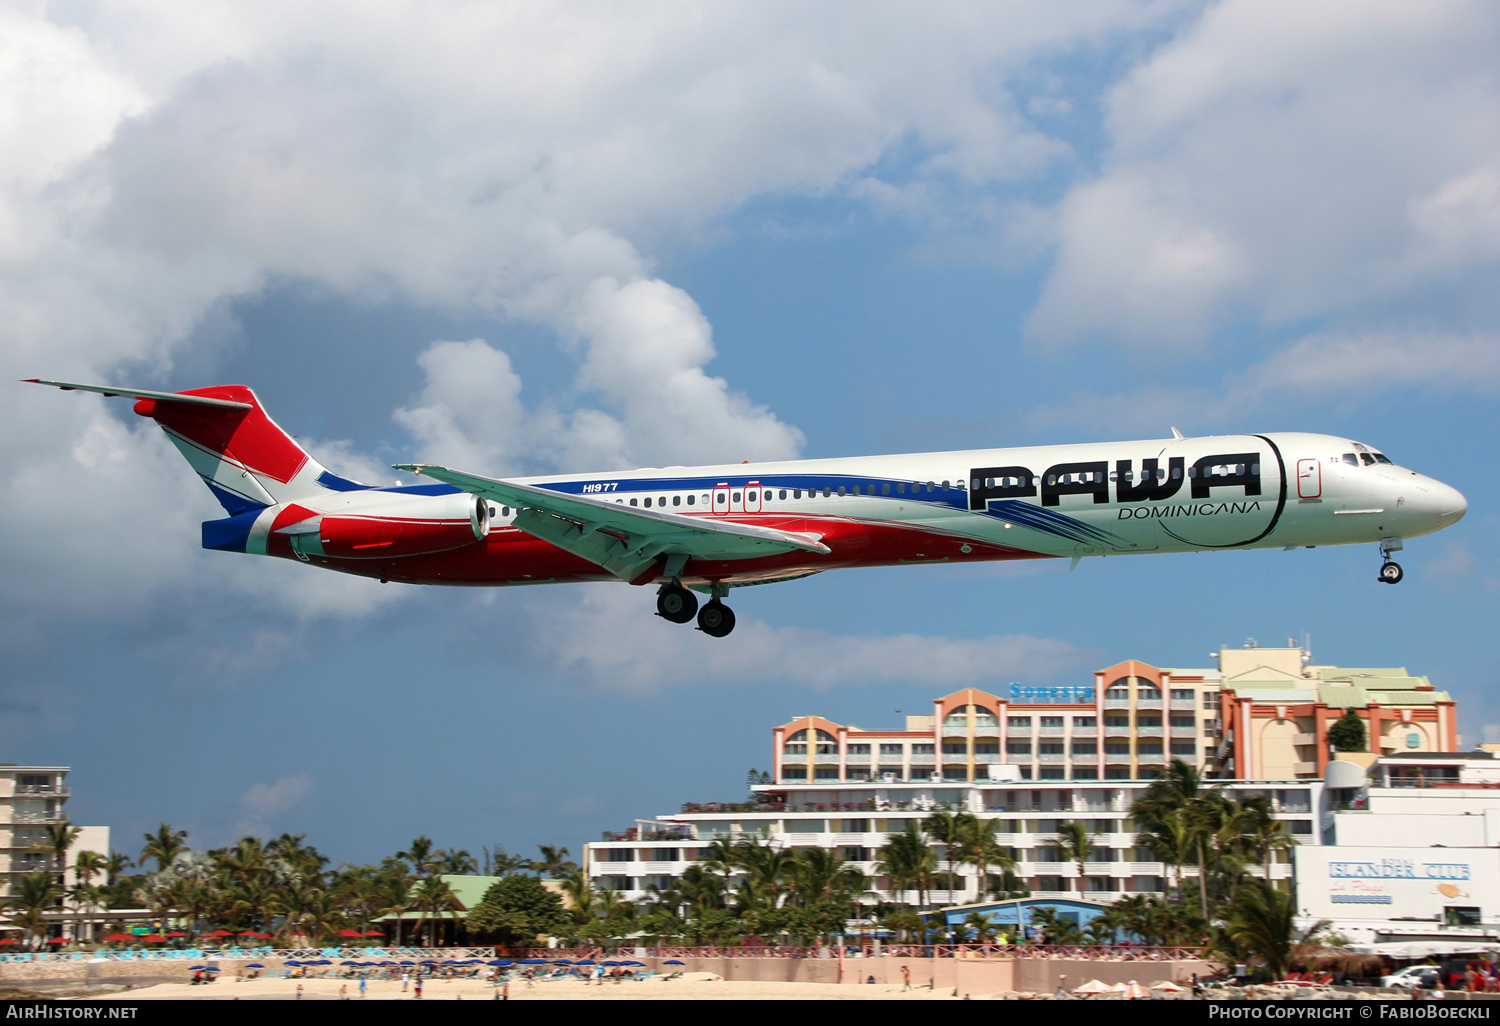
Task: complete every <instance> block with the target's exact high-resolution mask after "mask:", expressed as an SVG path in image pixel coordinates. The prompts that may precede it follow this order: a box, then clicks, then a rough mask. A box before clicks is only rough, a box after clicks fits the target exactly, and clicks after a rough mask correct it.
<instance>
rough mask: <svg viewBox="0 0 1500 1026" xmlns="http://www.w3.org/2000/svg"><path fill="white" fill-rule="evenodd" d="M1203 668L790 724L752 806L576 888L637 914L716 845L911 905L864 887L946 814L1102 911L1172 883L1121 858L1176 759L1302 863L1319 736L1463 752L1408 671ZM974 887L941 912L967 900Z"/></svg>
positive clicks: (1222, 661) (635, 838) (1443, 713)
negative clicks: (792, 857) (989, 829)
mask: <svg viewBox="0 0 1500 1026" xmlns="http://www.w3.org/2000/svg"><path fill="white" fill-rule="evenodd" d="M1217 661H1218V665H1217V666H1216V667H1214V668H1212V669H1172V668H1161V667H1156V666H1152V665H1150V664H1147V663H1143V662H1140V661H1138V660H1127V661H1125V662H1122V663H1117V664H1115V665H1114V666H1111V667H1108V668H1106V669H1103V670H1099V671H1097V672H1096V673H1095V674H1094V675H1093V680H1092V681H1091V682H1088V683H1079V684H1068V685H1061V686H1055V687H1053V686H1048V687H1037V686H1026V685H1020V684H1011V685H1008V686H1007V687H1005V688H1003V689H993V690H987V689H983V688H964V689H962V690H960V691H956V692H953V693H952V694H949V695H945V696H943V697H941V698H937V699H934V700H933V705H932V712H931V714H924V715H912V716H907V717H906V723H905V725H904V729H897V730H866V729H863V728H860V727H857V726H854V725H852V724H841V723H837V722H835V721H833V720H830V719H827V718H824V717H820V716H801V717H798V718H796V719H794V720H792V721H790V722H789V723H785V724H782V725H780V726H777V727H774V728H772V770H771V772H770V773H769V775H768V777H767V778H765V779H764V782H761V783H758V784H756V785H755V786H754V788H753V791H754V792H755V795H754V797H755V799H756V800H755V801H753V802H746V803H732V804H728V805H721V806H715V805H701V806H698V805H687V806H684V811H683V812H682V813H679V814H675V815H664V816H658V817H657V818H656V819H655V820H638V821H637V825H636V828H635V829H633V830H629V831H624V832H622V833H619V834H607V835H606V836H605V838H604V840H603V841H600V842H593V843H590V844H586V845H585V846H584V849H585V852H584V868H585V870H586V871H587V872H588V873H589V875H590V876H591V877H592V878H593V880H594V884H595V886H596V887H601V888H603V887H609V888H613V889H615V890H617V891H620V892H622V893H623V896H625V897H628V898H632V899H635V898H641V897H644V896H646V893H647V892H646V888H647V887H648V886H653V887H655V888H656V889H658V890H664V889H666V888H667V887H669V886H671V885H672V883H673V882H674V881H675V880H676V878H678V877H680V876H681V874H682V873H683V872H684V871H685V870H686V869H687V867H688V866H689V865H691V864H692V862H693V860H694V859H696V858H697V857H698V855H699V854H700V852H701V851H702V849H703V847H704V846H705V845H706V844H708V843H709V842H710V841H712V840H714V839H716V838H731V839H734V838H741V837H755V838H761V839H764V840H767V841H769V842H771V843H773V844H775V845H777V846H778V847H789V848H796V847H804V846H818V847H823V848H828V849H832V850H835V851H837V852H838V854H839V855H840V856H841V857H843V858H844V859H845V860H847V861H848V862H850V863H851V864H853V865H854V866H855V867H856V868H859V869H861V870H862V871H864V872H865V873H867V874H869V875H870V876H872V877H876V881H875V882H876V885H877V888H878V890H879V894H880V897H881V898H882V899H885V900H890V899H899V900H911V899H912V898H914V897H915V895H911V894H908V895H899V896H898V895H894V894H892V893H890V892H889V890H888V889H887V883H888V882H887V881H885V880H883V879H880V878H879V877H878V871H877V865H876V863H877V861H878V858H879V855H878V850H879V848H880V847H881V846H882V845H883V844H885V842H886V839H887V836H888V835H889V834H891V833H893V832H897V831H900V830H902V829H903V828H904V827H905V826H906V824H907V823H908V822H911V821H913V820H915V821H920V820H921V819H923V818H925V816H926V815H927V814H928V813H930V812H931V811H933V810H935V809H948V810H953V811H967V812H970V813H973V814H975V815H977V816H979V817H981V818H982V819H990V820H994V821H995V831H996V836H997V840H998V841H999V843H1000V844H1001V845H1003V846H1005V847H1007V848H1009V849H1011V855H1012V857H1013V858H1014V859H1015V861H1016V863H1017V869H1016V875H1017V876H1018V877H1020V878H1021V879H1022V880H1023V881H1024V882H1025V883H1026V885H1027V886H1028V887H1029V888H1030V889H1031V891H1032V892H1033V894H1035V895H1036V896H1038V897H1063V896H1071V897H1077V896H1079V895H1080V893H1084V894H1088V895H1090V896H1092V897H1098V898H1102V899H1103V900H1106V901H1107V900H1111V898H1110V897H1109V896H1110V895H1119V894H1122V893H1140V894H1154V893H1161V892H1163V891H1164V890H1165V889H1166V880H1165V876H1166V874H1167V872H1168V869H1167V867H1165V866H1164V865H1163V864H1162V863H1161V862H1158V861H1156V860H1154V859H1153V858H1152V856H1151V855H1150V853H1149V852H1147V851H1145V850H1143V849H1138V848H1136V847H1135V827H1134V824H1132V823H1131V822H1130V819H1129V810H1130V807H1131V805H1132V804H1133V803H1134V802H1135V800H1136V798H1137V797H1139V795H1140V793H1141V792H1142V791H1143V790H1144V789H1145V788H1146V787H1147V786H1149V784H1150V780H1151V778H1153V777H1156V776H1158V775H1160V773H1161V772H1162V769H1163V768H1164V767H1165V765H1166V764H1167V762H1168V761H1169V760H1171V759H1173V758H1180V759H1183V760H1184V761H1186V762H1188V763H1189V764H1191V765H1194V766H1196V767H1198V768H1199V769H1200V771H1202V772H1203V773H1204V774H1205V775H1206V776H1212V777H1216V778H1219V779H1222V780H1224V782H1225V786H1226V788H1227V789H1228V791H1229V792H1230V794H1231V797H1234V798H1236V799H1240V800H1243V798H1245V797H1246V796H1248V795H1250V794H1264V795H1267V796H1268V797H1270V798H1271V800H1272V804H1273V807H1274V808H1275V810H1276V813H1277V816H1278V818H1280V819H1282V820H1283V821H1284V822H1285V823H1286V825H1287V829H1288V831H1289V832H1290V833H1291V834H1292V835H1293V836H1294V837H1295V838H1296V839H1297V840H1298V841H1299V842H1300V844H1302V845H1306V846H1316V845H1319V844H1321V843H1323V841H1324V839H1323V836H1322V833H1321V831H1320V829H1319V827H1318V821H1319V814H1320V811H1321V809H1322V804H1323V789H1324V783H1323V780H1322V772H1323V770H1324V769H1325V768H1326V766H1327V762H1328V745H1327V744H1326V731H1327V727H1328V726H1329V725H1330V724H1331V723H1332V722H1334V721H1336V720H1337V719H1338V718H1339V717H1340V716H1342V715H1343V713H1344V710H1345V709H1348V708H1353V709H1355V710H1356V712H1357V713H1358V714H1359V715H1360V716H1361V718H1362V719H1364V720H1366V722H1367V724H1369V725H1371V726H1373V728H1374V730H1373V733H1372V734H1371V735H1370V736H1371V737H1373V738H1375V739H1376V740H1377V741H1378V743H1379V745H1381V746H1382V749H1381V750H1389V749H1391V748H1394V747H1401V748H1403V749H1404V750H1412V751H1433V752H1446V751H1452V750H1453V748H1454V747H1455V746H1456V744H1457V734H1456V731H1455V729H1454V723H1455V720H1454V710H1453V702H1452V700H1451V699H1450V698H1449V697H1448V696H1447V695H1446V694H1445V693H1443V692H1437V691H1434V690H1433V689H1432V686H1431V685H1430V684H1429V683H1428V682H1427V680H1426V679H1425V678H1421V677H1411V676H1409V675H1408V674H1407V673H1406V671H1405V670H1402V669H1375V670H1370V669H1359V670H1350V669H1340V668H1338V667H1332V666H1315V665H1313V664H1312V661H1311V658H1310V657H1309V655H1308V653H1307V652H1306V651H1305V650H1303V649H1302V648H1300V647H1296V646H1295V645H1291V646H1288V647H1287V648H1284V649H1267V648H1260V647H1258V646H1255V645H1254V644H1253V643H1251V644H1250V645H1247V646H1246V647H1245V648H1242V649H1228V648H1225V649H1221V650H1220V652H1219V653H1217ZM1377 754H1378V753H1377ZM1371 758H1373V756H1372V757H1371ZM1069 820H1083V821H1085V822H1086V823H1087V824H1088V826H1089V829H1090V830H1091V831H1093V832H1094V834H1095V844H1096V845H1097V850H1096V852H1095V854H1094V856H1093V859H1092V861H1091V862H1090V863H1089V864H1088V866H1087V868H1086V870H1085V872H1084V873H1083V877H1084V879H1083V880H1082V881H1081V882H1080V881H1079V879H1078V877H1079V873H1078V867H1077V866H1076V865H1075V864H1073V863H1070V862H1068V861H1067V860H1065V859H1063V858H1062V857H1061V854H1060V852H1059V851H1058V850H1057V847H1056V843H1055V839H1056V835H1057V833H1058V830H1059V828H1060V825H1061V824H1062V823H1064V822H1067V821H1069ZM1283 858H1285V857H1284V856H1283ZM1271 868H1272V878H1273V879H1274V880H1277V881H1282V882H1283V885H1284V882H1285V881H1288V880H1289V879H1290V877H1291V865H1290V860H1289V859H1286V860H1285V861H1283V862H1282V863H1280V864H1277V865H1274V866H1273V867H1271ZM960 872H961V873H963V872H966V871H965V870H962V869H960ZM968 872H970V874H971V879H968V880H965V882H964V886H963V887H962V888H961V889H955V890H954V891H953V892H952V893H951V894H948V893H947V892H939V895H938V900H943V901H949V902H952V903H959V902H962V901H967V900H974V899H975V898H977V897H978V895H977V888H976V883H975V882H974V881H973V880H972V871H968ZM1189 873H1190V874H1191V870H1190V871H1189Z"/></svg>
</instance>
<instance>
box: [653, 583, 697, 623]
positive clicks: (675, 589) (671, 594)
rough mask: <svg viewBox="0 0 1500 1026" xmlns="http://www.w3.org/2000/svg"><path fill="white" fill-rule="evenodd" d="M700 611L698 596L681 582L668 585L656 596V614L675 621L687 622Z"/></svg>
mask: <svg viewBox="0 0 1500 1026" xmlns="http://www.w3.org/2000/svg"><path fill="white" fill-rule="evenodd" d="M697 612H698V596H696V595H694V594H693V593H692V592H690V591H688V590H687V589H686V588H684V587H682V586H681V585H679V584H672V585H668V586H667V587H665V588H663V589H662V590H661V592H660V593H659V594H658V595H657V596H656V615H657V616H660V617H662V618H663V619H667V620H671V621H672V622H673V623H687V622H688V621H689V620H691V619H692V618H693V617H694V616H695V615H696V614H697Z"/></svg>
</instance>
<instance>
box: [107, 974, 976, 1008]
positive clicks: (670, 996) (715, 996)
mask: <svg viewBox="0 0 1500 1026" xmlns="http://www.w3.org/2000/svg"><path fill="white" fill-rule="evenodd" d="M299 983H300V984H301V985H302V1000H304V1001H338V1000H340V992H341V991H342V993H344V994H346V995H347V996H348V999H349V1000H351V1001H359V1000H365V1001H416V1000H418V998H417V996H416V994H415V993H414V992H413V991H412V988H411V985H410V984H408V985H407V989H406V991H405V992H404V993H403V992H402V990H401V982H400V981H399V980H369V981H367V982H366V988H367V989H366V992H365V994H366V996H365V997H364V998H360V996H359V981H358V980H330V979H321V978H314V979H306V980H289V979H281V978H276V979H270V978H262V979H257V980H243V981H240V982H236V981H235V979H234V977H232V976H231V977H229V978H228V979H225V980H220V981H218V982H216V983H210V984H206V985H197V986H195V985H193V984H191V983H162V984H157V985H156V986H154V987H140V988H136V989H134V990H124V991H118V992H116V993H113V994H107V995H99V996H97V997H93V998H91V999H90V1000H95V1001H128V1002H135V1001H235V1000H239V1001H294V1000H296V999H297V985H298V984H299ZM954 996H955V995H954V992H953V988H952V987H940V988H938V989H937V990H936V991H933V990H929V989H927V988H926V987H925V986H923V987H921V988H916V987H913V989H912V990H909V991H904V992H903V991H902V988H901V985H900V984H838V983H765V982H759V981H734V980H724V979H720V978H719V977H718V976H717V975H716V974H714V973H686V974H684V975H683V976H682V977H681V978H680V979H676V980H668V979H665V978H660V977H659V978H655V979H650V980H644V981H634V980H631V981H627V982H623V983H609V982H606V983H604V984H603V985H602V986H600V985H598V984H593V983H583V982H581V981H576V980H547V981H544V982H539V983H534V984H533V985H532V986H530V987H528V986H527V985H526V984H525V983H524V982H513V983H512V984H511V985H510V1000H512V1001H712V1000H726V1001H756V1000H761V1001H810V1000H811V1001H816V1000H821V999H828V1000H839V1001H859V1000H878V1001H890V1000H907V1001H911V1000H915V1001H930V1000H934V999H937V1000H948V1001H951V1000H953V998H954ZM957 996H959V997H962V996H963V995H957ZM998 996H999V995H991V994H972V995H970V997H971V998H974V999H980V998H990V997H998ZM420 1000H422V1001H423V1002H428V1001H460V1000H462V1001H494V1000H495V988H494V987H492V986H490V985H489V984H487V983H485V982H484V981H483V980H474V979H456V980H432V981H429V982H427V984H426V985H425V986H424V987H423V990H422V997H421V999H420Z"/></svg>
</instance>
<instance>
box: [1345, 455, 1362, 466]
mask: <svg viewBox="0 0 1500 1026" xmlns="http://www.w3.org/2000/svg"><path fill="white" fill-rule="evenodd" d="M1344 462H1345V463H1347V464H1349V466H1351V467H1357V466H1359V457H1358V456H1356V455H1354V453H1352V452H1346V453H1344Z"/></svg>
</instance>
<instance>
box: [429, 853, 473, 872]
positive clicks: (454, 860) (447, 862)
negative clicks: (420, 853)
mask: <svg viewBox="0 0 1500 1026" xmlns="http://www.w3.org/2000/svg"><path fill="white" fill-rule="evenodd" d="M433 861H434V865H435V868H436V869H437V871H438V872H439V873H442V874H444V875H446V876H465V875H467V874H469V873H477V872H478V871H479V863H478V862H477V861H475V859H474V856H472V855H470V854H469V853H468V852H467V851H465V850H464V849H463V848H455V849H454V850H452V851H439V852H437V853H436V854H435V855H434V856H433Z"/></svg>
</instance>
